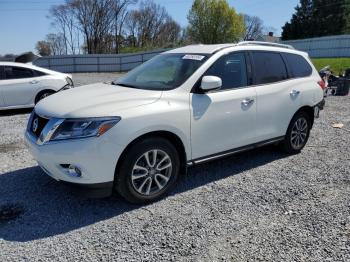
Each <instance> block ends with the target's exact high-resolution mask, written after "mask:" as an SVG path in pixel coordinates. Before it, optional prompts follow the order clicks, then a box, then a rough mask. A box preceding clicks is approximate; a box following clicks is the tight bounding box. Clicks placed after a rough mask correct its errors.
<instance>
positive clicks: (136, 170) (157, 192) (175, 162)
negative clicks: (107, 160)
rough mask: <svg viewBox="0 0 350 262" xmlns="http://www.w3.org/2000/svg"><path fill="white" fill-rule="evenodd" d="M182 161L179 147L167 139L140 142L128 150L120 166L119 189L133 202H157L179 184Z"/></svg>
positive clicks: (122, 194)
mask: <svg viewBox="0 0 350 262" xmlns="http://www.w3.org/2000/svg"><path fill="white" fill-rule="evenodd" d="M155 152H156V153H155ZM147 155H148V161H147ZM154 156H156V157H155V158H154ZM154 159H155V160H156V162H154ZM179 159H180V158H179V155H178V152H177V150H176V148H175V147H174V146H173V144H172V143H171V142H169V141H168V140H166V139H163V138H146V139H144V140H142V141H140V142H137V143H136V144H133V145H132V146H131V147H130V148H129V149H127V152H126V153H125V154H124V156H123V157H122V159H121V163H120V165H118V169H117V170H116V175H115V188H116V190H117V192H118V193H119V194H120V195H121V196H122V197H123V198H124V199H125V200H127V201H128V202H130V203H134V204H144V203H149V202H153V201H156V200H158V199H160V198H162V197H163V196H164V195H165V194H166V193H167V192H169V190H170V189H171V188H172V187H173V186H174V185H175V184H176V181H177V179H178V176H179V170H180V160H179ZM169 164H170V165H171V166H169ZM166 166H169V167H167V168H164V167H166ZM157 167H159V169H158V168H157Z"/></svg>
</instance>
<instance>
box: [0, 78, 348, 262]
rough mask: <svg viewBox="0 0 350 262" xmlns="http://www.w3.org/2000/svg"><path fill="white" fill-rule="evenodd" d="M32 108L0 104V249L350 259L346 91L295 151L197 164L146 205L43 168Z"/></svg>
mask: <svg viewBox="0 0 350 262" xmlns="http://www.w3.org/2000/svg"><path fill="white" fill-rule="evenodd" d="M73 77H74V80H75V82H76V83H79V84H84V83H91V82H99V81H107V80H111V79H114V78H115V77H118V75H117V74H76V75H74V76H73ZM28 116H29V115H28V111H14V112H13V111H11V112H5V113H4V112H3V116H0V261H26V260H27V261H36V260H40V261H53V260H61V261H64V260H71V261H75V260H76V261H86V260H89V261H90V260H92V261H101V260H103V261H105V260H107V261H108V260H114V261H257V260H258V261H259V260H261V261H266V260H270V261H349V260H350V171H349V170H350V165H349V163H350V150H349V144H350V97H349V96H348V97H328V98H327V104H326V108H325V110H324V111H322V112H321V117H320V119H318V120H316V121H315V124H314V128H313V129H312V131H311V137H310V140H309V142H308V144H307V146H306V148H305V149H304V150H303V151H302V152H301V153H300V154H298V155H294V156H288V155H285V154H283V153H280V152H279V151H278V150H276V148H275V147H273V146H270V147H265V148H261V149H258V150H254V151H250V152H247V153H243V154H239V155H236V156H232V157H229V158H226V159H223V160H219V161H214V162H211V163H207V164H203V165H198V166H196V167H193V168H191V169H189V173H188V175H186V176H183V177H181V178H180V181H179V184H178V186H177V187H176V189H175V190H174V191H173V192H172V193H171V194H170V195H169V196H168V197H167V198H165V199H163V200H161V201H159V202H156V203H153V204H151V205H147V206H136V205H131V204H128V203H126V202H125V201H123V200H122V199H121V198H120V197H119V196H113V197H110V198H107V199H86V198H84V197H81V196H77V195H75V194H74V193H73V192H72V189H71V188H69V187H66V186H64V185H62V184H61V183H58V182H56V181H54V180H52V179H51V178H49V177H48V176H47V175H45V174H44V173H43V172H42V171H41V170H40V168H39V167H38V166H37V164H36V162H35V161H34V160H33V159H32V157H31V155H30V154H29V152H28V150H27V149H26V147H25V145H24V140H23V133H24V130H25V126H26V121H27V119H28ZM336 123H342V124H344V127H343V128H341V129H336V128H333V127H332V124H336ZM5 209H7V211H8V212H4V210H5ZM11 212H12V213H13V214H12V215H11Z"/></svg>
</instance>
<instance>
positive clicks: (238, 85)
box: [191, 52, 256, 160]
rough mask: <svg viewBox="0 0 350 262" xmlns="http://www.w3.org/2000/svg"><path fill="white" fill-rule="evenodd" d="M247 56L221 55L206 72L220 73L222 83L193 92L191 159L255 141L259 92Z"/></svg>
mask: <svg viewBox="0 0 350 262" xmlns="http://www.w3.org/2000/svg"><path fill="white" fill-rule="evenodd" d="M246 60H247V59H246V54H245V53H244V52H235V53H231V54H227V55H224V56H223V57H221V58H219V59H218V60H217V61H216V62H215V63H214V64H213V65H212V66H211V67H210V68H209V70H208V71H207V72H206V73H205V74H204V75H208V76H209V75H210V76H218V77H220V78H221V79H222V87H221V88H220V89H219V90H215V91H212V92H207V93H204V94H203V93H200V92H199V93H198V92H197V93H196V92H194V93H192V94H191V109H192V110H191V111H192V112H191V113H192V116H191V117H192V119H191V142H192V159H196V160H199V159H200V158H202V157H206V156H210V155H215V154H220V153H225V151H229V150H231V149H234V148H238V147H241V146H245V145H248V144H252V143H254V142H255V140H256V139H255V119H256V102H255V101H256V93H255V88H254V87H251V86H250V83H249V75H250V68H249V66H248V67H247V64H246ZM249 101H250V102H249Z"/></svg>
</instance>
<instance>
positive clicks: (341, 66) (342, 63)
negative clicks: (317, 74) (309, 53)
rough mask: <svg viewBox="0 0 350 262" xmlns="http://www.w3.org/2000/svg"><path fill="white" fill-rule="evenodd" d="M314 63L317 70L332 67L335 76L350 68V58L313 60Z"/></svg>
mask: <svg viewBox="0 0 350 262" xmlns="http://www.w3.org/2000/svg"><path fill="white" fill-rule="evenodd" d="M312 63H313V64H314V65H315V67H316V68H317V70H320V69H321V68H323V67H325V66H328V65H329V66H330V68H331V70H332V71H333V72H334V74H335V75H339V74H342V73H344V71H345V69H347V68H350V58H345V57H344V58H313V59H312Z"/></svg>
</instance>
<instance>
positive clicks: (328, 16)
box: [282, 0, 350, 40]
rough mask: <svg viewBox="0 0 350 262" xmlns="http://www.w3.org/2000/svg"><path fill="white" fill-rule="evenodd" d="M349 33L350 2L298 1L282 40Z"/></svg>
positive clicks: (345, 0)
mask: <svg viewBox="0 0 350 262" xmlns="http://www.w3.org/2000/svg"><path fill="white" fill-rule="evenodd" d="M345 33H350V0H332V1H329V0H300V4H299V5H298V6H297V7H296V8H295V13H294V15H293V17H292V19H291V21H290V22H287V23H286V24H285V25H284V26H283V32H282V39H283V40H292V39H303V38H311V37H319V36H328V35H341V34H345Z"/></svg>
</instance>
